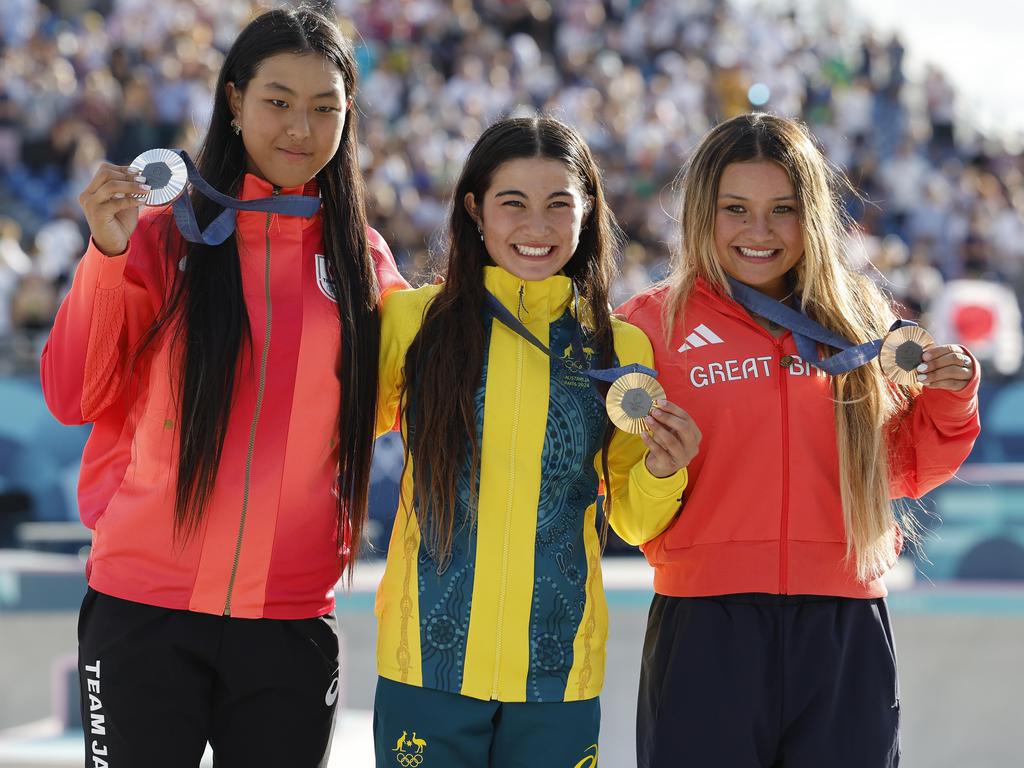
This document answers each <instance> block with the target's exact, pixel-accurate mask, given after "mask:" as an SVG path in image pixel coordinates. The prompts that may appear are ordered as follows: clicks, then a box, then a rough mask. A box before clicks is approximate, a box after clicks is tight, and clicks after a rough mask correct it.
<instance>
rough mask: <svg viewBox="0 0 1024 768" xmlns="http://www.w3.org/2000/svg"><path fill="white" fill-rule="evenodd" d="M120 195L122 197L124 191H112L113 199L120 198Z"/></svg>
mask: <svg viewBox="0 0 1024 768" xmlns="http://www.w3.org/2000/svg"><path fill="white" fill-rule="evenodd" d="M122 197H124V192H115V193H114V199H115V200H120V199H121V198H122Z"/></svg>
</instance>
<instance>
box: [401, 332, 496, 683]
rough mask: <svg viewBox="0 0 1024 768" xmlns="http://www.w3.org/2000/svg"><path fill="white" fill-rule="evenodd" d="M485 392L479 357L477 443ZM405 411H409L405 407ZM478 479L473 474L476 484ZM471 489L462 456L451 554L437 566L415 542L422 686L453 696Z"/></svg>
mask: <svg viewBox="0 0 1024 768" xmlns="http://www.w3.org/2000/svg"><path fill="white" fill-rule="evenodd" d="M489 328H490V325H489V324H488V330H487V332H486V334H485V339H484V344H485V346H484V349H487V346H488V345H489V344H490V330H489ZM486 388H487V357H486V356H484V362H483V370H482V373H481V376H480V387H479V388H478V389H477V393H476V428H477V440H478V441H480V442H481V443H482V441H483V420H484V393H485V392H486ZM408 412H409V413H413V412H414V411H413V410H412V409H410V410H409V411H408ZM413 429H414V425H412V424H410V425H409V432H410V438H409V440H410V443H411V442H412V430H413ZM429 467H430V463H429V460H426V459H424V458H422V457H419V456H416V457H414V461H413V472H416V471H429ZM479 477H480V476H479V470H478V471H477V478H476V480H477V482H479ZM473 485H475V483H473V484H471V483H470V478H469V457H468V455H467V456H466V457H465V460H464V464H463V471H462V474H461V476H460V477H459V482H458V487H457V493H458V498H457V499H456V507H455V528H454V531H453V536H452V551H451V554H450V555H449V557H448V558H447V560H445V561H444V562H439V561H438V559H437V558H436V557H435V555H434V553H432V552H430V551H429V548H428V544H429V541H430V536H429V532H428V531H426V530H424V531H423V532H422V537H421V540H420V547H419V553H418V565H417V572H418V574H419V584H418V589H419V608H420V627H419V631H420V654H421V661H422V674H423V685H424V686H425V687H427V688H434V689H436V690H441V691H452V692H458V691H460V690H461V689H462V675H463V663H464V660H465V658H466V640H467V638H468V637H469V616H470V608H471V607H472V598H473V579H474V576H475V564H476V516H475V515H473V514H471V506H470V502H471V499H470V494H471V493H472V490H473Z"/></svg>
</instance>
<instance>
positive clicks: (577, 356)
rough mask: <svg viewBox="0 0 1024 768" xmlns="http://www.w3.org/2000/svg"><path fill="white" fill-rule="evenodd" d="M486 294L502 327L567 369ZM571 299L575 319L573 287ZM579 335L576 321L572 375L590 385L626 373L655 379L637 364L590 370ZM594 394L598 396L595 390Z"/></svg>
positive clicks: (499, 303) (578, 325)
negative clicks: (581, 376)
mask: <svg viewBox="0 0 1024 768" xmlns="http://www.w3.org/2000/svg"><path fill="white" fill-rule="evenodd" d="M486 294H487V296H486V301H487V309H488V310H489V311H490V313H491V314H492V315H494V317H495V318H496V319H498V320H500V321H501V322H502V324H503V325H506V326H508V328H509V330H511V331H514V332H515V333H517V334H519V335H520V336H521V337H522V338H524V339H526V340H527V341H528V342H530V343H531V344H533V346H535V347H536V348H537V349H539V350H540V351H541V352H543V353H544V354H545V355H547V356H548V357H550V358H551V359H552V360H554V361H556V362H558V363H560V364H561V365H566V367H569V366H568V365H567V364H566V361H565V359H564V358H561V357H559V356H558V355H556V354H555V353H554V352H552V351H551V350H550V349H549V348H548V347H547V345H546V344H544V342H542V341H541V340H540V339H538V338H537V337H536V336H534V335H533V334H532V333H531V332H530V329H529V328H527V327H526V326H525V325H523V323H522V322H521V321H520V320H519V318H518V317H516V316H515V315H513V314H512V313H511V312H510V311H509V310H508V308H507V307H506V306H505V305H504V304H502V303H501V301H499V300H498V297H497V296H495V295H494V294H493V293H491V292H490V291H486ZM573 297H574V301H575V302H576V317H577V318H579V298H578V297H577V296H576V288H575V286H574V287H573ZM580 333H581V331H580V324H579V321H578V319H577V322H576V332H575V333H574V334H573V340H572V349H573V360H572V362H573V364H574V365H575V366H576V367H575V368H570V370H572V371H573V372H574V373H583V374H585V375H586V376H589V377H590V379H591V381H592V383H593V382H594V381H607V382H614V381H615V380H616V379H618V378H619V377H621V376H625V375H626V374H628V373H646V374H647V375H648V376H651V377H653V378H657V376H658V372H657V371H655V370H653V369H651V368H648V367H647V366H646V365H640V364H639V363H633V364H631V365H624V366H620V367H618V368H591V367H590V364H589V363H588V362H587V360H586V356H585V355H584V354H583V343H582V341H581V339H580ZM595 394H598V393H597V392H596V390H595ZM598 397H600V395H598Z"/></svg>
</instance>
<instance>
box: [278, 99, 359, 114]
mask: <svg viewBox="0 0 1024 768" xmlns="http://www.w3.org/2000/svg"><path fill="white" fill-rule="evenodd" d="M267 103H268V104H272V105H273V106H275V107H277V108H278V109H288V102H287V101H284V100H282V99H267ZM314 109H315V110H316V111H317V112H320V113H322V114H329V113H331V112H340V111H341V110H340V109H338V107H332V106H330V105H329V104H321V105H320V106H318V107H314Z"/></svg>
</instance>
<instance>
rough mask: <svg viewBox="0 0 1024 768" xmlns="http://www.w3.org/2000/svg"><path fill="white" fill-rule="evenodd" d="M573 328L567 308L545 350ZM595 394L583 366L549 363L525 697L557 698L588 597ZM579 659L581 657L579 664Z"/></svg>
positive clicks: (566, 340) (567, 341)
mask: <svg viewBox="0 0 1024 768" xmlns="http://www.w3.org/2000/svg"><path fill="white" fill-rule="evenodd" d="M576 327H577V326H576V320H575V318H573V317H572V315H571V314H570V313H568V312H566V313H565V314H564V315H563V316H562V317H561V318H559V319H558V320H556V321H555V322H554V323H552V325H551V330H550V345H551V349H554V350H566V352H568V350H570V349H571V344H572V337H573V333H574V332H576V331H575V329H576ZM584 353H585V354H586V355H587V357H588V358H592V360H591V362H593V363H594V364H595V365H596V364H598V363H599V361H600V354H599V352H598V351H597V350H595V349H593V348H591V347H590V346H585V347H584ZM563 356H564V357H568V354H566V355H563ZM596 394H597V393H596V390H595V389H594V386H593V384H592V383H591V379H590V378H589V377H588V376H586V375H585V374H583V373H582V372H579V371H577V370H573V369H572V366H569V367H567V366H565V365H552V366H551V390H550V398H549V403H548V420H547V428H546V431H545V436H544V450H543V453H542V457H541V466H542V473H541V484H540V498H539V500H538V504H537V537H536V545H535V547H536V549H535V560H534V587H533V606H532V611H531V616H530V666H529V672H528V675H527V682H526V689H527V698H528V700H531V701H562V700H563V699H564V697H565V693H566V691H565V687H566V681H567V679H568V676H569V671H570V669H571V668H572V666H573V663H574V660H573V642H574V640H575V638H576V634H577V632H578V630H579V627H580V622H581V621H582V619H583V612H584V607H585V605H586V602H587V581H588V578H589V575H590V568H589V565H588V563H587V553H586V547H585V544H584V540H583V526H584V517H585V515H586V511H587V508H588V507H589V506H590V505H591V504H593V503H594V501H595V499H596V498H597V487H598V476H597V471H596V469H595V468H594V458H595V456H596V455H597V453H598V451H600V449H601V444H602V441H603V439H604V433H605V429H606V427H607V425H608V417H607V414H606V412H605V409H604V404H603V403H602V402H601V400H599V399H598V397H597V396H596ZM587 650H588V651H589V644H588V646H587ZM586 662H587V660H586V659H584V660H583V665H584V666H586Z"/></svg>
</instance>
